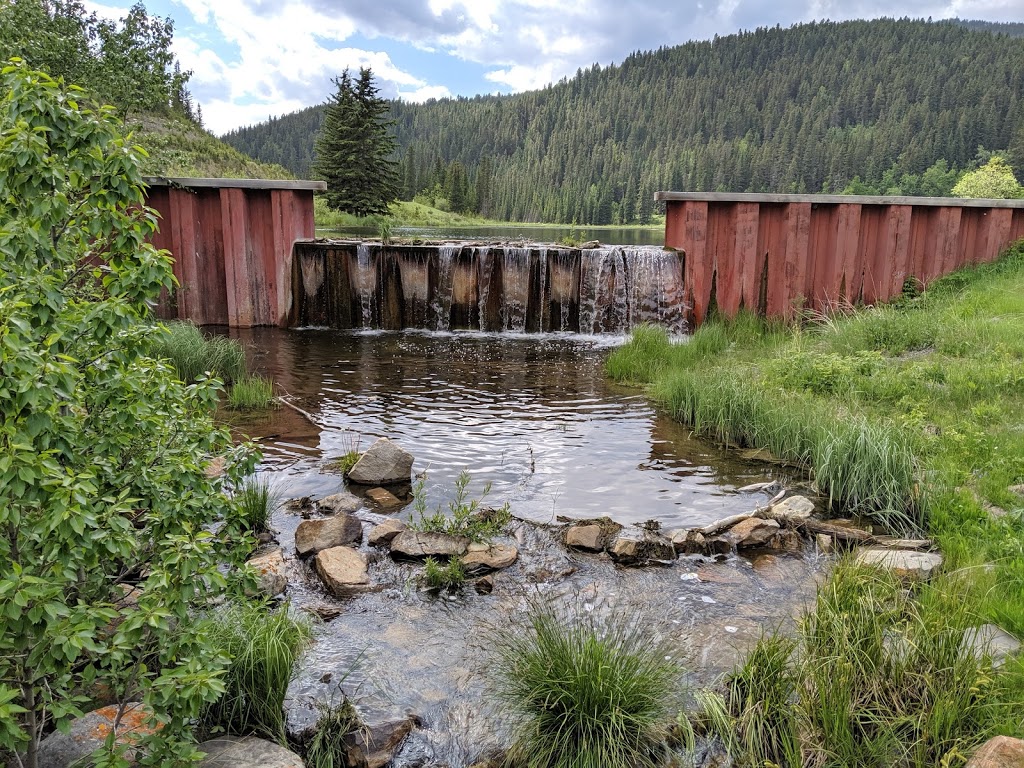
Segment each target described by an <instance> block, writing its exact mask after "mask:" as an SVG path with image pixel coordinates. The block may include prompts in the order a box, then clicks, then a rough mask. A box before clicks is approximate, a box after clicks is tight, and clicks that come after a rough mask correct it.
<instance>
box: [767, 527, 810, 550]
mask: <svg viewBox="0 0 1024 768" xmlns="http://www.w3.org/2000/svg"><path fill="white" fill-rule="evenodd" d="M767 547H768V549H773V550H775V551H776V552H788V553H789V554H791V555H795V554H797V553H799V552H802V551H803V548H804V541H803V539H801V538H800V534H799V533H797V532H796V531H793V530H790V529H788V528H783V529H781V530H780V531H779V532H778V533H776V534H775V535H774V536H772V537H771V538H770V539H768V544H767Z"/></svg>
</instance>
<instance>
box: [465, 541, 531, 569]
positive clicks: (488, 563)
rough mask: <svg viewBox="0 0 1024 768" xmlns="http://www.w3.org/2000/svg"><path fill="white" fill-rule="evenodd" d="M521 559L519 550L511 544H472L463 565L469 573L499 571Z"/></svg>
mask: <svg viewBox="0 0 1024 768" xmlns="http://www.w3.org/2000/svg"><path fill="white" fill-rule="evenodd" d="M518 557H519V550H518V549H516V548H515V547H513V546H512V545H510V544H490V545H488V544H470V545H469V548H468V549H467V551H466V554H465V556H464V557H463V558H462V565H463V566H464V567H465V569H466V571H467V572H468V573H480V572H482V571H497V570H500V569H502V568H508V567H509V566H510V565H512V564H513V563H514V562H515V561H516V559H517V558H518Z"/></svg>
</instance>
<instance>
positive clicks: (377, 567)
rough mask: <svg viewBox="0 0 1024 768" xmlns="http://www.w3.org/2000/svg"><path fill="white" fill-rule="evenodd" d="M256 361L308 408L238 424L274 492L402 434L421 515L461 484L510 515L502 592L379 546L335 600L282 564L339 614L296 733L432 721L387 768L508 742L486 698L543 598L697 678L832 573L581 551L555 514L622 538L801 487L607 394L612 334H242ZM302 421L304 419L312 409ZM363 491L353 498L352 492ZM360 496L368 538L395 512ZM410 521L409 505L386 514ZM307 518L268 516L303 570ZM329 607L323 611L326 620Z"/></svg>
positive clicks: (309, 675)
mask: <svg viewBox="0 0 1024 768" xmlns="http://www.w3.org/2000/svg"><path fill="white" fill-rule="evenodd" d="M232 333H233V334H235V335H237V336H239V337H240V338H241V339H242V340H243V341H244V343H245V344H246V346H247V347H248V350H249V354H250V357H251V363H252V364H253V366H254V367H255V368H256V369H257V370H258V371H260V372H262V373H265V374H268V375H270V376H272V377H273V378H274V380H275V383H276V385H277V386H278V388H279V391H280V392H281V393H283V394H285V395H286V396H288V398H289V402H291V403H293V404H294V405H295V406H296V409H292V408H280V409H277V410H276V411H274V412H273V413H271V414H270V415H264V416H259V417H252V418H247V419H238V420H236V421H235V425H234V428H235V429H236V431H238V432H239V433H245V434H248V435H251V436H253V437H255V438H258V439H259V443H260V444H261V445H262V448H263V451H264V459H263V462H262V464H261V466H260V472H261V474H262V476H263V477H265V478H266V479H267V480H268V481H269V482H270V483H271V485H272V487H273V488H274V489H275V490H276V491H277V493H278V495H279V496H280V497H281V498H294V497H301V496H311V497H313V498H322V497H323V496H326V495H329V494H333V493H336V492H338V491H340V490H342V489H343V488H344V487H345V482H344V480H343V478H342V477H341V476H340V475H339V474H337V473H336V472H332V471H329V469H328V468H327V467H326V466H325V465H326V464H327V463H328V460H330V459H332V458H334V457H337V456H340V455H342V454H344V453H345V452H347V451H348V450H350V449H351V448H352V447H354V446H355V445H356V444H357V443H358V446H359V447H360V448H361V449H364V450H365V449H366V448H367V447H368V446H369V445H370V444H371V443H372V442H373V441H374V440H375V439H376V438H378V437H382V436H386V437H389V438H392V439H393V440H395V441H397V442H398V443H399V444H400V445H401V446H403V447H404V448H406V449H407V450H409V451H410V452H411V453H412V454H413V455H414V456H415V458H416V461H415V464H414V467H413V472H414V473H415V474H417V475H420V476H421V477H423V478H424V492H425V494H426V500H427V504H428V507H429V508H430V509H433V508H434V507H436V506H438V505H443V504H444V503H445V502H446V501H447V500H448V499H450V498H451V494H452V488H453V486H454V483H455V480H456V478H457V477H458V475H459V474H460V473H461V472H462V471H467V472H468V473H469V474H470V476H471V484H470V492H471V494H472V495H473V496H479V495H480V494H481V493H482V492H483V490H484V487H485V485H487V484H489V485H490V495H489V497H488V502H489V503H493V504H496V505H499V504H502V503H504V502H506V501H507V502H508V503H509V504H510V507H511V510H512V512H513V514H514V515H515V516H516V517H517V518H521V519H522V520H524V521H526V522H516V523H514V525H513V526H512V529H511V531H510V535H509V538H508V540H509V542H510V543H512V544H514V545H515V546H516V547H518V549H519V553H520V556H519V560H518V561H517V562H516V564H515V565H514V566H512V567H511V568H508V569H506V570H504V571H500V572H498V573H496V574H495V579H494V590H493V593H491V594H487V595H478V594H476V593H475V592H474V591H473V590H472V588H468V589H466V590H464V591H463V592H462V593H461V594H458V595H453V596H447V597H446V596H437V595H434V594H431V593H428V592H426V591H424V590H423V589H421V588H420V586H419V575H420V574H421V573H422V567H421V566H418V565H415V564H410V563H402V562H394V561H392V560H391V558H390V557H388V556H387V555H386V553H384V552H381V551H374V550H373V549H372V548H369V547H367V546H363V547H362V551H363V552H364V553H366V554H367V556H368V558H369V560H370V575H371V579H372V581H373V584H374V590H373V591H371V592H369V593H367V594H363V595H360V596H358V597H354V598H349V599H347V600H345V601H338V600H335V599H334V598H333V597H331V596H329V595H328V594H327V593H326V592H325V591H324V590H323V587H322V586H321V584H320V582H319V580H318V578H317V577H316V575H315V573H313V571H312V570H311V569H310V568H309V566H308V565H306V564H303V563H300V562H299V561H297V560H292V561H291V562H290V568H291V572H290V574H289V591H288V597H289V599H290V600H291V601H292V603H293V605H297V606H299V607H304V608H307V609H310V610H315V611H318V612H320V613H322V614H323V613H326V615H328V616H329V617H330V619H329V620H328V621H325V622H324V623H323V624H322V625H321V626H319V627H318V628H317V630H316V638H317V639H316V642H315V644H314V645H313V647H312V648H311V649H310V650H309V652H308V653H307V654H306V656H305V657H304V659H303V661H302V663H301V670H300V673H299V675H298V677H297V679H296V680H295V682H294V683H293V685H292V690H291V703H290V705H289V706H290V709H289V719H290V723H291V726H292V728H293V729H299V728H301V727H303V726H305V725H308V724H309V723H310V722H311V721H312V720H314V719H315V714H316V712H315V705H314V703H313V702H315V701H318V700H320V701H323V700H330V699H331V698H335V699H337V697H338V695H339V694H338V691H339V689H342V690H344V691H345V692H346V693H347V694H348V695H350V696H353V697H354V699H355V701H356V702H357V705H358V707H359V709H360V711H361V713H362V714H363V716H364V717H365V718H367V719H368V720H371V721H374V720H376V721H380V720H386V719H393V718H398V717H402V716H404V715H405V714H407V713H410V712H412V713H415V714H416V716H417V717H418V718H419V719H420V720H421V722H422V728H421V729H419V730H418V731H417V732H416V733H415V734H414V735H413V737H411V738H410V740H409V741H408V742H407V744H406V746H405V747H404V748H403V750H402V752H401V753H400V754H399V757H398V759H397V760H396V763H395V765H398V766H405V767H407V768H408V767H409V766H413V765H449V766H452V767H453V768H457V767H458V766H468V765H471V764H472V763H473V762H474V761H475V760H477V759H479V757H480V756H481V755H482V754H484V753H485V752H486V750H487V749H488V748H489V747H493V746H496V745H498V744H500V743H501V740H502V735H503V733H504V730H503V729H504V727H505V723H504V719H503V718H502V715H501V712H500V710H497V709H494V708H493V707H492V706H491V702H490V701H489V699H488V697H487V695H486V694H487V689H488V685H489V683H488V672H489V669H490V667H491V665H492V661H493V655H492V652H491V645H492V644H493V639H494V637H495V636H496V633H501V632H507V631H521V627H522V621H523V617H524V616H525V615H526V611H527V609H528V608H529V606H530V605H531V603H534V602H536V601H538V600H542V601H554V603H556V604H557V605H560V606H562V607H564V608H566V609H567V610H572V611H577V612H579V611H584V612H589V613H592V615H594V616H605V617H608V618H612V619H614V620H619V617H624V618H623V620H625V618H627V617H633V619H634V620H638V621H641V622H642V624H643V627H644V631H645V632H648V633H649V634H650V636H651V638H652V641H653V640H666V641H668V642H669V643H670V645H672V646H673V647H675V648H677V649H678V650H677V652H678V656H679V659H680V660H681V661H682V663H683V664H684V666H685V668H686V669H687V678H686V680H687V681H688V682H702V683H705V684H706V683H707V682H709V681H710V680H711V679H712V678H713V677H714V676H715V675H718V674H721V673H722V672H724V671H726V670H727V669H728V668H729V667H730V666H731V664H732V663H734V662H735V660H736V659H737V658H738V656H739V653H740V651H741V650H742V649H743V648H745V647H747V646H748V645H749V644H750V643H751V642H753V641H754V640H756V638H757V637H758V636H759V635H760V633H761V632H762V631H763V630H765V629H768V628H771V627H774V626H776V625H778V624H780V623H783V622H787V621H790V620H791V619H792V617H793V616H794V615H795V614H796V613H797V612H798V610H799V608H800V607H801V606H802V605H804V604H805V602H806V601H808V600H809V599H810V598H811V596H812V595H813V590H814V587H815V584H816V581H817V578H818V577H819V575H820V574H821V572H822V568H823V563H821V562H819V561H818V560H817V559H816V558H815V557H814V556H813V555H806V554H800V555H791V556H774V555H768V554H760V555H758V556H757V557H753V556H752V557H735V556H732V557H728V558H719V559H720V560H722V562H714V561H711V560H708V559H705V558H700V557H689V558H685V557H684V558H680V559H679V560H677V561H676V562H674V563H672V564H670V565H664V566H660V567H649V568H622V567H619V566H616V565H615V564H614V563H612V562H611V561H610V560H609V559H608V557H607V555H592V554H584V553H578V552H574V551H570V550H568V549H566V548H565V547H564V545H563V544H562V543H561V539H560V538H559V532H558V531H559V529H558V528H556V527H553V526H552V525H550V524H553V523H557V521H558V518H559V516H564V517H569V518H582V519H585V518H595V517H601V516H609V517H611V518H613V519H614V520H616V521H618V522H619V523H621V524H623V525H626V526H631V525H634V524H640V523H645V522H646V521H652V520H653V521H657V523H659V524H660V525H661V527H662V528H663V529H666V530H671V529H673V528H682V527H692V526H695V525H702V524H706V523H709V522H712V521H716V520H719V519H721V518H723V517H726V516H729V515H732V514H736V513H739V512H743V511H749V510H751V509H752V508H753V507H755V506H757V505H758V504H762V503H764V502H765V500H766V497H765V496H764V495H763V494H760V493H751V492H742V491H740V490H739V489H740V488H741V487H743V486H746V485H748V484H751V483H755V482H760V481H767V480H779V481H781V482H783V483H785V484H787V485H790V486H792V485H793V484H797V483H799V482H800V478H797V477H793V476H790V475H787V474H785V473H782V472H780V468H779V467H777V466H771V465H765V464H759V463H752V462H748V461H743V460H741V459H739V458H737V456H735V455H734V454H730V453H729V452H726V451H724V450H722V449H720V448H718V447H716V446H713V445H710V444H708V443H706V442H703V441H700V440H696V439H694V438H693V437H692V436H691V435H690V434H689V432H688V430H687V429H686V428H684V427H682V426H681V425H679V424H678V423H676V422H674V421H673V420H671V419H670V418H668V417H666V416H665V415H664V414H661V413H659V412H658V411H657V410H656V409H654V408H652V406H651V404H650V402H649V401H648V400H647V398H646V397H645V396H644V395H643V394H642V393H641V392H639V391H637V390H635V389H629V388H625V387H620V386H617V385H615V384H613V383H610V382H609V381H608V380H607V379H606V378H605V376H604V373H603V361H604V359H605V358H606V356H607V354H608V353H609V351H610V349H611V348H613V347H614V346H615V345H616V344H619V343H621V342H622V341H623V339H621V338H614V337H601V336H580V335H568V334H566V335H562V334H530V335H527V334H521V335H519V334H510V333H505V334H482V333H472V332H460V333H416V332H365V331H363V332H351V331H350V332H340V331H325V330H315V329H301V330H279V329H253V330H251V331H233V332H232ZM299 411H302V412H303V413H300V412H299ZM350 490H357V489H350ZM380 512H381V510H380V509H377V508H375V507H374V505H373V504H372V503H370V502H367V504H366V508H365V509H364V510H362V511H360V513H358V516H359V517H360V518H361V519H363V520H364V522H365V523H366V526H367V527H368V526H369V525H371V524H372V523H374V522H377V521H379V520H381V519H383V516H382V515H381V514H380ZM394 514H395V515H397V516H398V517H401V518H403V519H406V520H409V519H410V518H412V517H413V516H414V513H413V508H412V506H411V505H409V506H405V507H404V508H403V509H401V510H400V511H398V512H397V513H394ZM300 522H301V517H300V516H299V515H298V514H295V513H294V512H290V511H288V510H287V509H285V508H282V509H281V510H279V511H278V512H277V513H276V514H275V516H274V520H273V526H274V528H275V530H276V532H277V539H278V541H279V542H280V544H281V546H282V548H283V550H284V551H285V552H286V553H288V557H291V553H293V551H294V532H295V528H296V527H297V526H298V524H299V523H300ZM325 606H327V607H328V609H327V610H326V611H325V610H324V607H325Z"/></svg>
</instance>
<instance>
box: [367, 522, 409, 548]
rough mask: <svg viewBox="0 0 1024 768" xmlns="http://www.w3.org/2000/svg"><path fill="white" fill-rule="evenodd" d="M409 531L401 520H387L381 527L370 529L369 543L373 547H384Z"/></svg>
mask: <svg viewBox="0 0 1024 768" xmlns="http://www.w3.org/2000/svg"><path fill="white" fill-rule="evenodd" d="M408 529H409V526H407V525H406V524H405V523H403V522H402V521H401V520H385V521H384V522H383V523H381V524H380V525H375V526H374V527H373V528H371V529H370V535H369V537H368V538H367V542H368V543H369V545H370V546H371V547H383V546H386V545H388V544H390V543H391V542H392V541H394V540H395V537H396V536H397V535H398V534H400V533H402V531H406V530H408Z"/></svg>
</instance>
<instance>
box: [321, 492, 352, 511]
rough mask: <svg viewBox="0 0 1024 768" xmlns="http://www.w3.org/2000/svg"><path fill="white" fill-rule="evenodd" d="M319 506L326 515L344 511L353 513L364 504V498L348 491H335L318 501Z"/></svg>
mask: <svg viewBox="0 0 1024 768" xmlns="http://www.w3.org/2000/svg"><path fill="white" fill-rule="evenodd" d="M316 505H317V507H318V508H319V509H320V512H322V513H323V514H325V515H337V514H340V513H342V512H347V513H349V514H351V513H352V512H355V511H356V510H357V509H359V508H360V507H361V506H363V500H362V499H360V498H359V497H358V496H356V495H355V494H351V493H349V492H348V491H342V492H341V493H334V494H331V495H330V496H325V497H324V498H322V499H320V501H318V502H317V503H316Z"/></svg>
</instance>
